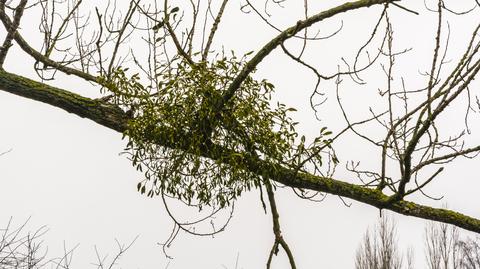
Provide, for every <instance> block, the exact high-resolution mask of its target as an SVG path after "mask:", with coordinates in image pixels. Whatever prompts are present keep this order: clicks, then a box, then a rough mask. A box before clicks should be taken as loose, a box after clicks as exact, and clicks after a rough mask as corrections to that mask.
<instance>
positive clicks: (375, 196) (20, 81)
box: [0, 71, 480, 233]
mask: <svg viewBox="0 0 480 269" xmlns="http://www.w3.org/2000/svg"><path fill="white" fill-rule="evenodd" d="M0 90H1V91H5V92H9V93H12V94H15V95H18V96H22V97H25V98H28V99H31V100H36V101H40V102H43V103H46V104H48V105H51V106H54V107H58V108H61V109H63V110H65V111H67V112H69V113H73V114H75V115H78V116H80V117H82V118H87V119H90V120H92V121H94V122H96V123H98V124H100V125H102V126H105V127H107V128H110V129H112V130H115V131H118V132H124V131H126V130H127V127H128V121H129V117H128V116H127V114H126V112H124V111H123V110H122V109H120V108H119V107H117V106H115V105H111V104H108V103H105V102H102V101H99V100H93V99H90V98H86V97H83V96H80V95H78V94H75V93H72V92H69V91H66V90H63V89H59V88H55V87H51V86H49V85H46V84H43V83H39V82H35V81H33V80H30V79H28V78H25V77H22V76H18V75H14V74H10V73H7V72H5V71H0ZM159 132H163V136H162V135H161V133H160V135H159V136H158V137H157V140H156V143H157V144H158V145H160V146H165V147H171V146H172V144H171V142H169V140H170V139H167V138H168V137H169V134H168V130H160V131H159ZM184 144H187V143H184ZM176 145H177V148H176V149H178V150H183V149H182V148H178V147H181V144H179V143H177V144H176ZM178 145H180V146H178ZM230 154H232V152H231V150H229V149H226V148H224V147H221V146H219V145H216V144H212V146H211V147H210V148H206V149H205V150H204V151H203V152H201V155H202V156H203V157H206V158H211V159H214V160H222V158H223V156H228V155H230ZM244 161H245V162H246V164H247V167H248V169H249V170H250V171H251V172H253V173H256V174H259V175H262V176H263V177H264V178H265V179H271V180H275V181H277V182H279V183H281V184H284V185H286V186H289V187H292V188H302V189H309V190H313V191H319V192H325V193H330V194H333V195H339V196H342V197H346V198H350V199H353V200H356V201H358V202H361V203H364V204H368V205H371V206H373V207H376V208H379V209H387V210H391V211H394V212H397V213H399V214H403V215H406V216H413V217H418V218H422V219H428V220H433V221H439V222H443V223H449V224H452V225H455V226H458V227H460V228H463V229H465V230H469V231H472V232H476V233H480V220H479V219H476V218H473V217H470V216H466V215H463V214H461V213H458V212H455V211H451V210H447V209H441V208H433V207H428V206H424V205H420V204H416V203H413V202H409V201H403V200H402V201H392V200H391V199H390V197H389V196H387V195H385V194H383V193H382V192H381V191H380V190H376V189H370V188H367V187H363V186H359V185H355V184H351V183H347V182H343V181H340V180H336V179H332V178H327V177H320V176H315V175H312V174H308V173H302V172H298V171H293V170H292V169H288V168H285V167H283V166H280V165H272V164H271V163H268V162H266V161H263V160H261V159H258V158H254V157H252V156H248V155H246V157H245V159H244Z"/></svg>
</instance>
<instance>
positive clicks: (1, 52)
mask: <svg viewBox="0 0 480 269" xmlns="http://www.w3.org/2000/svg"><path fill="white" fill-rule="evenodd" d="M6 1H7V0H1V1H0V12H1V13H5V2H6ZM27 1H28V0H21V1H20V3H19V4H18V6H17V7H16V8H15V13H14V16H13V22H12V23H11V24H10V27H8V29H7V36H6V37H5V40H4V41H3V45H2V47H1V48H0V68H3V63H4V62H5V57H7V52H8V49H10V47H11V46H12V40H13V38H14V36H15V33H16V32H17V28H18V26H20V19H21V18H22V15H23V11H24V10H25V6H26V5H27Z"/></svg>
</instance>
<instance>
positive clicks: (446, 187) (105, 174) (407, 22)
mask: <svg viewBox="0 0 480 269" xmlns="http://www.w3.org/2000/svg"><path fill="white" fill-rule="evenodd" d="M90 2H92V3H91V4H92V6H94V5H95V2H96V1H90ZM258 2H259V5H262V4H261V3H263V1H258ZM260 2H261V3H260ZM299 2H303V1H295V0H289V1H286V3H285V9H283V10H282V9H274V11H273V14H274V16H273V17H272V19H273V21H274V22H275V23H276V24H277V25H279V26H280V27H281V28H284V27H286V26H289V25H292V24H293V23H295V21H297V20H298V19H300V18H301V13H300V9H299V8H300V7H301V3H299ZM327 2H328V3H327V4H322V5H323V7H317V6H312V7H311V8H310V14H314V13H317V12H318V11H320V10H322V8H324V7H325V6H333V5H334V4H338V3H339V1H327ZM342 2H343V1H342ZM402 2H404V5H405V6H408V7H410V8H412V9H414V10H417V11H419V12H420V14H421V15H420V16H415V15H413V14H410V13H407V12H405V11H401V10H399V9H392V21H393V23H394V27H395V33H396V34H398V38H397V40H398V48H408V47H413V48H414V50H413V51H412V52H411V53H410V54H409V55H407V56H405V57H406V58H405V60H404V61H401V60H400V61H399V66H400V72H401V73H402V74H405V77H406V78H411V77H413V76H417V77H419V76H418V72H419V71H423V70H426V69H427V67H428V64H429V61H430V58H431V56H430V55H431V54H429V49H431V44H432V41H433V38H434V36H433V32H432V29H433V28H434V27H435V22H434V16H435V15H434V14H429V13H428V12H427V11H425V8H424V7H423V4H422V3H420V4H419V3H416V2H419V1H413V0H412V1H402ZM420 2H421V1H420ZM427 2H433V1H427ZM451 2H454V1H451ZM470 2H472V3H473V1H466V0H465V1H458V3H456V4H457V5H459V6H461V5H464V6H472V4H471V3H470ZM239 5H240V4H239V3H238V1H232V3H231V5H230V6H229V7H228V9H227V11H226V17H225V20H224V21H223V24H222V25H221V28H220V32H219V35H218V37H217V39H216V42H217V43H216V44H215V46H216V48H220V47H221V46H222V45H223V46H224V48H225V50H230V49H233V50H235V51H238V52H239V53H238V54H241V53H242V52H247V51H250V50H257V49H258V48H259V47H260V46H261V45H262V44H264V43H265V42H266V41H268V40H269V39H271V38H272V37H273V36H274V35H275V31H273V30H271V29H270V28H268V27H267V26H265V25H264V24H262V23H261V22H260V20H259V19H258V18H257V17H256V16H254V15H253V14H242V13H240V12H239ZM312 5H313V4H312ZM87 6H88V5H87ZM459 6H458V7H456V8H460V7H459ZM380 12H381V9H380V8H379V7H376V8H369V9H363V10H361V11H356V12H353V13H352V14H347V15H342V16H340V17H339V19H334V20H329V21H328V22H326V24H325V26H323V25H322V27H324V28H325V29H327V30H326V31H325V33H329V32H330V31H331V30H332V29H335V27H336V26H338V25H340V23H341V20H343V24H344V31H343V32H341V33H340V34H339V35H338V36H337V37H334V39H332V40H331V41H328V42H327V41H325V42H323V41H321V42H318V43H315V44H314V45H313V44H312V45H311V46H310V47H309V50H308V52H307V56H308V57H307V59H311V62H312V63H314V64H315V65H316V66H318V67H320V68H321V69H322V70H326V71H335V70H336V68H337V65H338V64H340V60H339V57H340V56H342V55H345V56H346V57H347V59H348V58H349V59H350V60H351V57H352V55H353V48H358V46H359V45H360V44H361V43H362V42H363V41H364V40H365V39H366V38H367V36H368V32H369V31H370V29H371V27H372V26H373V25H374V23H375V20H376V18H377V17H378V16H379V14H380ZM297 15H298V16H297ZM475 16H476V17H475ZM478 17H479V16H478V10H477V11H476V14H475V15H474V16H469V17H468V18H465V19H463V18H461V19H459V18H458V17H453V16H452V17H451V18H452V20H451V21H450V22H451V29H452V34H451V35H452V37H451V44H450V50H451V52H452V53H451V54H449V55H451V57H452V58H454V56H455V53H458V51H459V49H461V47H462V44H463V42H462V41H464V40H465V39H467V38H469V37H470V32H471V29H472V27H473V26H474V24H475V23H478ZM29 22H30V20H29V17H28V16H27V17H25V18H24V20H23V21H22V29H21V32H22V34H24V36H26V37H27V38H28V40H29V41H31V42H32V44H34V45H36V47H37V48H40V43H36V44H35V43H34V42H33V40H34V38H36V37H38V36H39V35H38V28H37V27H36V26H31V25H30V24H29ZM324 28H320V29H321V30H323V29H324ZM316 29H318V28H316ZM1 32H2V33H4V30H1ZM292 47H294V46H292ZM31 66H32V60H31V59H29V58H28V57H27V56H25V54H24V53H23V52H21V51H20V50H19V49H18V47H17V46H14V47H13V48H12V51H11V52H10V53H9V55H8V57H7V65H6V69H7V70H8V71H10V72H13V73H18V74H21V75H24V76H27V77H31V78H35V79H37V78H36V77H35V75H34V73H33V71H32V68H31ZM377 69H378V67H377ZM377 74H381V73H377ZM256 76H257V77H266V78H268V79H269V80H271V81H272V82H273V83H274V84H275V85H276V87H277V90H278V95H277V96H275V98H276V99H278V100H281V101H282V102H285V103H287V104H288V105H289V106H293V107H296V108H298V110H299V111H298V113H297V114H296V115H295V116H294V117H295V119H296V120H298V121H300V122H301V126H300V131H301V132H303V133H305V134H307V135H310V136H313V135H315V134H316V133H318V129H319V128H321V127H323V126H328V127H330V129H332V130H333V131H338V130H339V129H340V128H342V127H343V126H344V122H343V119H342V117H340V114H339V110H338V108H336V107H335V102H334V98H332V97H333V96H330V97H331V98H330V99H329V100H331V101H332V102H327V103H326V104H325V105H324V106H323V107H322V108H321V110H320V117H321V118H322V120H323V121H322V122H320V123H318V122H316V121H315V120H314V117H313V112H312V110H311V109H310V108H309V105H308V96H309V94H310V92H311V89H312V86H313V83H314V77H312V76H311V74H310V73H309V71H308V70H306V69H302V68H301V67H300V66H298V65H296V64H294V63H293V62H291V61H290V60H288V59H287V58H286V57H285V56H282V55H281V53H279V51H277V52H275V53H273V54H272V55H270V56H269V57H268V58H267V59H266V60H265V62H264V63H262V64H261V65H260V66H259V70H258V72H257V75H256ZM367 78H368V79H371V80H372V83H373V84H367V86H363V87H359V86H354V85H353V84H351V85H350V84H348V83H347V84H346V85H345V88H344V89H343V93H344V94H345V95H344V102H345V103H346V104H347V105H346V106H347V107H348V109H349V110H350V112H351V113H352V114H353V115H358V114H359V113H364V112H368V105H370V104H371V102H372V100H375V99H374V98H375V97H373V96H374V95H375V94H376V93H377V87H378V85H382V83H384V82H385V78H384V77H382V76H380V75H379V76H378V77H367ZM48 83H49V84H53V85H57V86H59V87H62V88H65V89H67V90H72V91H75V92H78V93H80V94H83V95H87V96H98V89H96V88H94V87H91V86H90V85H89V84H88V83H84V82H82V81H81V80H79V79H76V78H73V77H60V78H59V80H58V81H53V82H48ZM410 83H411V84H410V85H412V87H415V86H416V85H418V84H419V83H420V82H418V81H417V80H415V79H411V80H410ZM372 85H373V86H372ZM323 90H324V91H326V92H327V93H328V91H330V94H331V93H332V92H333V90H334V88H333V87H332V86H331V85H330V86H329V85H328V84H326V86H325V88H323ZM373 105H375V103H374V104H373ZM364 115H365V114H364ZM460 117H463V110H461V111H455V110H452V113H450V114H449V116H448V117H446V118H445V119H444V121H443V122H442V123H443V124H445V126H456V125H455V124H457V123H458V122H459V119H460ZM0 122H1V125H0V152H2V151H6V150H9V149H12V151H11V152H9V153H8V154H6V155H3V156H1V157H0V184H1V185H0V227H2V226H4V225H5V224H6V223H7V222H8V220H9V218H10V217H13V218H14V222H15V223H16V224H20V223H22V222H23V221H25V220H26V219H27V218H28V217H31V220H30V222H29V223H30V225H29V226H28V227H29V228H30V229H31V230H34V229H35V228H37V227H40V226H42V225H47V226H48V227H49V228H50V232H49V233H48V234H47V236H46V237H45V242H44V244H45V245H48V250H49V255H50V256H58V255H60V254H61V251H62V248H63V242H65V243H66V245H67V246H70V247H73V246H75V245H77V244H79V247H78V248H77V249H76V250H75V255H74V260H73V262H74V264H73V268H89V266H90V263H91V262H95V253H94V248H93V247H94V246H95V245H96V246H97V247H98V249H99V250H100V251H101V252H103V253H110V255H113V254H114V252H115V241H114V240H115V239H118V240H119V241H121V242H124V243H128V242H129V241H131V240H132V239H133V238H135V236H137V235H139V239H138V240H137V242H136V243H135V244H134V246H133V247H132V248H131V250H130V251H128V252H127V253H126V255H125V256H124V258H123V259H122V260H121V267H122V268H135V269H136V268H143V269H147V268H165V267H166V265H167V263H170V265H169V267H168V268H171V269H173V268H223V267H222V266H226V267H227V268H234V266H235V261H236V259H237V256H238V268H263V267H264V265H265V262H266V258H267V256H268V252H269V250H270V248H271V244H272V242H273V238H274V237H273V233H272V229H271V219H270V216H269V215H265V214H264V213H263V209H262V207H261V204H260V202H259V199H258V198H259V197H258V192H256V191H253V192H251V193H246V194H244V195H243V196H242V197H241V198H240V199H239V200H238V201H237V203H236V206H235V212H234V217H233V220H232V221H231V223H230V225H229V226H228V228H227V230H226V231H225V232H223V233H221V234H219V235H216V236H215V237H214V238H212V237H194V236H191V235H186V234H180V235H179V237H178V238H177V240H175V242H174V243H173V245H172V246H171V248H169V250H168V251H169V254H170V255H171V256H172V257H173V258H174V259H172V260H169V259H167V258H165V256H164V255H163V253H162V250H161V247H159V246H158V244H157V243H161V242H163V241H164V240H165V239H166V238H167V237H168V236H169V233H170V231H171V229H172V227H173V224H172V222H171V221H170V219H169V218H168V216H167V214H166V213H165V211H164V208H163V205H162V202H161V201H160V199H158V198H153V199H150V198H146V197H144V196H141V195H140V194H139V193H137V192H136V184H137V182H138V180H139V179H140V178H141V174H139V173H137V172H136V171H135V169H133V168H132V167H131V165H130V163H129V161H128V160H127V159H126V158H125V157H124V156H119V153H120V152H122V150H123V148H124V146H125V141H122V140H121V134H118V133H116V132H114V131H112V130H109V129H106V128H104V127H101V126H99V125H97V124H95V123H93V122H91V121H89V120H85V119H81V118H79V117H77V116H75V115H70V114H67V113H65V112H64V111H62V110H60V109H57V108H54V107H50V106H48V105H44V104H41V103H38V102H34V101H31V100H27V99H23V98H20V97H17V96H14V95H11V94H8V93H5V92H2V91H0ZM479 123H480V121H479V118H478V116H474V117H472V120H471V128H472V130H473V131H474V132H473V135H475V131H480V130H479V127H480V124H479ZM372 132H373V131H372ZM477 133H478V132H477ZM469 139H471V140H469V141H470V143H471V144H475V142H476V144H479V143H480V140H479V138H478V137H477V138H475V137H474V136H472V137H471V138H469ZM336 149H337V151H338V155H339V158H340V160H341V161H342V162H343V164H341V166H343V165H344V163H345V162H346V161H348V160H355V161H362V164H364V165H365V167H367V168H373V169H378V167H379V160H380V154H379V152H377V150H376V149H372V148H371V147H368V146H366V145H363V144H361V141H360V140H358V139H356V138H354V137H351V136H350V137H345V138H344V139H342V140H341V141H339V143H338V144H337V145H336ZM475 165H477V166H478V159H477V160H468V161H466V160H459V161H457V162H456V163H455V164H454V165H452V166H450V168H449V169H447V170H446V171H445V172H444V173H443V175H442V176H441V177H439V178H438V180H437V181H436V182H435V183H433V184H432V185H431V186H429V187H428V191H429V193H432V194H434V195H437V196H438V195H440V196H441V195H444V196H445V198H444V199H443V200H442V201H438V202H435V201H431V200H427V199H424V198H422V197H412V198H410V199H415V200H416V201H419V202H423V203H427V204H431V205H435V206H439V207H440V206H442V205H443V204H448V207H449V208H451V209H455V210H459V211H461V212H463V213H465V214H470V215H471V216H473V217H477V218H480V212H479V209H478V199H477V190H478V186H479V185H478V179H479V178H478V176H477V173H476V172H475V170H474V167H475ZM336 177H337V178H338V179H345V180H347V181H351V182H356V183H359V182H357V181H355V178H354V176H353V175H351V174H349V173H346V172H344V171H343V169H340V170H339V172H338V173H337V175H336ZM277 197H278V198H277V199H278V207H279V210H280V214H281V219H280V221H281V223H282V229H283V234H284V236H285V238H286V239H287V241H288V242H289V244H290V246H291V248H292V251H293V253H294V255H295V257H296V261H297V263H298V268H352V267H353V263H354V254H355V250H356V249H357V247H358V244H359V242H360V241H361V238H362V236H363V234H364V232H365V230H366V228H367V227H368V226H371V225H374V224H375V223H376V222H377V219H378V216H379V211H378V210H376V209H374V208H372V207H370V206H366V205H362V204H360V203H357V202H354V201H352V205H351V207H349V208H347V207H345V206H344V205H343V203H342V201H341V200H340V199H339V198H337V197H335V196H328V197H327V199H326V200H325V201H324V202H321V203H312V202H308V201H303V200H300V199H298V198H296V197H295V195H294V194H293V193H292V192H291V191H290V190H287V189H283V190H279V194H278V195H277ZM347 201H348V200H347ZM348 202H351V201H348ZM395 219H396V220H397V222H398V235H399V236H398V237H399V243H400V245H401V246H402V247H403V249H405V250H406V247H407V246H414V247H416V249H417V252H416V260H417V266H418V268H422V264H423V241H422V240H423V229H424V224H425V222H424V221H423V220H419V219H414V218H411V217H403V216H398V215H396V216H395ZM274 264H275V266H274V268H288V262H287V260H286V257H285V255H284V253H283V252H281V254H280V255H279V256H278V257H277V258H276V259H275V260H274Z"/></svg>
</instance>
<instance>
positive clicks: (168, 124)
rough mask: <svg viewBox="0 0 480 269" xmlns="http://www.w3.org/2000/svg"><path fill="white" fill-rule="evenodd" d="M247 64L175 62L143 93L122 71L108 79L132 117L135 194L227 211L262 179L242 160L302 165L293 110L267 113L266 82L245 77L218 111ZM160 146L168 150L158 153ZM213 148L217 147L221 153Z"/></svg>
mask: <svg viewBox="0 0 480 269" xmlns="http://www.w3.org/2000/svg"><path fill="white" fill-rule="evenodd" d="M177 11H178V9H177V10H175V8H174V9H172V11H171V12H172V13H173V12H177ZM156 27H161V25H157V26H156ZM245 64H246V62H245V57H243V58H241V59H238V58H237V57H235V56H234V55H233V54H232V55H231V56H230V57H226V56H224V55H222V56H221V57H219V58H218V59H216V60H215V61H213V62H211V63H206V62H202V63H200V64H197V65H194V66H192V65H190V64H188V63H186V62H183V61H181V60H176V61H174V62H173V63H171V64H170V66H169V68H168V69H164V70H165V71H162V72H160V73H158V74H157V76H156V79H157V80H158V82H157V83H154V84H156V85H157V86H156V87H152V86H150V87H144V86H142V84H141V83H140V77H139V76H138V75H137V74H135V75H133V76H127V75H126V73H125V70H122V69H117V70H115V72H114V73H113V74H112V75H111V77H110V78H109V79H108V80H107V79H106V78H105V81H106V82H107V84H108V85H109V86H108V90H109V91H111V92H112V93H113V94H114V96H115V97H114V98H113V99H112V100H113V102H115V103H116V104H117V105H121V106H123V107H125V108H126V109H130V108H134V111H135V113H134V117H133V119H132V120H131V122H130V125H129V128H128V130H127V132H126V133H125V135H126V136H127V137H128V142H127V146H126V152H127V153H128V154H129V158H130V160H131V161H132V165H133V166H135V167H136V169H137V170H139V171H143V174H144V177H145V178H144V180H143V181H142V182H141V183H139V184H138V185H137V189H138V191H139V192H140V193H142V194H145V193H146V195H147V196H149V197H152V196H154V195H155V194H160V193H165V194H168V195H170V196H173V197H176V198H178V199H180V200H182V201H184V202H186V203H188V204H197V205H198V206H199V207H202V206H205V205H213V206H218V207H224V206H227V205H229V204H230V203H232V202H233V201H234V200H235V199H236V198H238V197H239V196H240V195H241V194H242V193H243V192H244V191H248V190H250V189H251V188H252V187H255V188H256V187H258V186H260V184H261V181H262V180H263V179H262V175H258V174H254V173H252V172H250V171H249V167H248V165H249V164H248V163H247V162H246V160H248V159H252V158H253V159H255V158H258V159H261V160H263V161H265V162H270V163H272V164H275V165H288V164H289V163H290V164H292V165H294V164H295V165H298V164H301V163H302V162H303V160H304V159H305V158H304V157H305V154H306V153H309V152H310V151H309V149H307V147H306V146H305V137H302V138H301V142H300V145H299V146H298V147H297V146H295V140H296V138H297V137H298V134H297V133H296V131H295V125H296V124H297V123H296V122H294V121H293V120H292V119H291V118H290V117H289V116H288V114H289V113H291V112H295V111H296V110H295V109H294V108H288V107H286V106H285V105H283V104H279V103H277V105H276V106H272V104H271V96H272V94H273V93H274V89H275V87H274V85H273V84H271V83H270V82H268V81H266V80H261V81H257V80H254V79H253V78H252V77H248V78H247V79H245V81H244V82H243V84H242V85H241V87H240V89H239V90H238V91H237V92H236V94H235V96H234V98H232V99H231V100H230V101H229V102H228V103H227V104H225V107H224V109H223V110H222V111H216V110H215V108H216V107H217V106H216V104H217V103H218V102H219V101H220V100H221V98H222V97H223V94H224V93H225V91H226V89H227V88H228V85H229V84H230V83H231V81H232V80H233V78H234V77H235V76H236V75H237V73H238V72H239V71H240V70H241V69H242V68H243V67H244V65H245ZM325 132H326V131H325V130H322V131H321V133H323V135H325ZM160 140H161V141H162V144H166V145H169V146H168V147H159V146H157V144H158V143H156V142H157V141H160ZM321 143H323V140H318V143H317V144H319V145H320V144H321ZM212 145H215V147H222V148H223V150H222V152H223V153H222V154H219V153H217V152H215V149H214V147H213V146H212ZM225 152H226V153H225ZM205 155H210V156H215V157H214V158H213V159H209V158H204V157H202V156H205ZM317 159H318V158H317Z"/></svg>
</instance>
